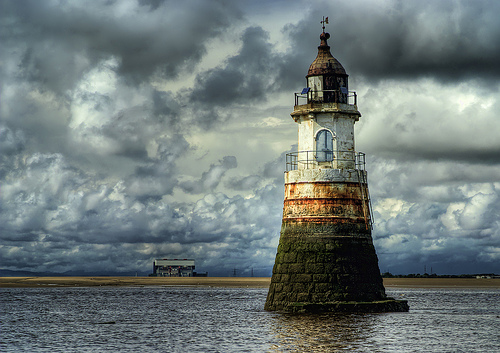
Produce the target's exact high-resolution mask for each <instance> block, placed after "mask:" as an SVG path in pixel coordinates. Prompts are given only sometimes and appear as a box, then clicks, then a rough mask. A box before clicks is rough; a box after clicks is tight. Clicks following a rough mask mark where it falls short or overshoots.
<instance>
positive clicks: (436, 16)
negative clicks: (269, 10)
mask: <svg viewBox="0 0 500 353" xmlns="http://www.w3.org/2000/svg"><path fill="white" fill-rule="evenodd" d="M322 5H323V6H315V7H314V9H313V10H312V11H311V12H310V13H309V16H308V17H307V18H305V19H304V20H302V21H301V22H300V23H298V24H296V25H290V26H288V28H287V29H288V31H289V32H288V33H290V37H291V38H292V40H293V41H294V43H295V44H294V46H296V47H304V43H317V42H318V40H317V39H316V38H317V36H318V34H319V32H320V31H321V28H320V25H319V23H318V22H319V19H321V18H322V16H324V15H328V16H329V22H330V24H329V25H327V29H326V30H327V31H328V32H330V34H331V35H332V38H331V39H330V40H329V45H330V46H331V47H332V53H333V55H334V56H335V57H336V58H337V59H339V61H340V62H341V63H342V64H344V67H345V68H346V70H347V72H348V74H350V75H351V77H352V76H356V75H363V76H365V77H366V78H368V79H370V80H375V81H377V80H380V79H387V78H398V79H400V78H415V77H434V78H436V79H438V80H441V81H444V82H450V81H458V80H463V79H469V78H475V77H480V78H481V79H483V80H495V79H498V77H499V76H500V66H499V65H498V62H500V21H499V19H498V16H497V14H498V13H499V11H500V3H498V2H497V1H451V0H444V1H418V2H416V1H397V0H390V1H385V2H382V3H381V2H376V1H354V2H340V1H338V2H337V1H336V2H322ZM313 23H318V26H317V27H313V26H311V24H313ZM315 39H316V40H315ZM299 45H300V46H299ZM305 45H307V44H305ZM316 45H317V44H316ZM310 47H312V45H310ZM310 49H312V48H308V50H304V54H302V53H300V52H297V53H296V54H297V55H299V56H301V55H305V53H310V52H311V50H310ZM309 62H310V61H309Z"/></svg>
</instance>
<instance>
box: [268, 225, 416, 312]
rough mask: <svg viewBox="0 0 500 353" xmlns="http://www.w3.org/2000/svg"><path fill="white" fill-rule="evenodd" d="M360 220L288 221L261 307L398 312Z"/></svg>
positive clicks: (402, 307) (401, 307)
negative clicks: (344, 221)
mask: <svg viewBox="0 0 500 353" xmlns="http://www.w3.org/2000/svg"><path fill="white" fill-rule="evenodd" d="M370 232H371V231H370V230H369V229H366V227H365V226H364V224H334V223H322V222H303V223H297V222H287V221H284V222H283V225H282V231H281V237H280V243H279V246H278V253H277V254H276V260H275V265H274V268H273V275H272V278H271V284H270V287H269V293H268V296H267V300H266V304H265V309H266V310H269V311H285V312H401V311H408V309H409V307H408V303H407V302H406V301H399V300H395V299H393V298H388V297H387V296H386V294H385V288H384V286H383V283H382V276H381V275H380V271H379V267H378V259H377V255H376V253H375V248H374V246H373V242H372V238H371V235H370Z"/></svg>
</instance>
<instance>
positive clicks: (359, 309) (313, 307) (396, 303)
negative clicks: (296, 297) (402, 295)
mask: <svg viewBox="0 0 500 353" xmlns="http://www.w3.org/2000/svg"><path fill="white" fill-rule="evenodd" d="M408 310H410V307H409V306H408V302H407V301H406V300H395V299H393V298H387V299H385V300H380V301H373V302H354V301H352V302H343V301H337V302H330V303H293V304H291V305H290V306H288V307H287V308H286V310H284V311H286V312H291V313H324V312H336V313H387V312H407V311H408Z"/></svg>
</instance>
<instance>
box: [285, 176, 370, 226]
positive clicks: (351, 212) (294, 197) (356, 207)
mask: <svg viewBox="0 0 500 353" xmlns="http://www.w3.org/2000/svg"><path fill="white" fill-rule="evenodd" d="M364 202H365V200H364V199H363V196H362V193H361V190H360V186H359V183H339V182H324V181H321V182H308V183H303V182H302V183H289V184H286V185H285V200H284V204H283V221H285V220H292V219H293V220H295V221H299V222H332V223H349V222H354V223H365V222H366V216H365V213H364V211H365V207H366V205H364V204H363V203H364Z"/></svg>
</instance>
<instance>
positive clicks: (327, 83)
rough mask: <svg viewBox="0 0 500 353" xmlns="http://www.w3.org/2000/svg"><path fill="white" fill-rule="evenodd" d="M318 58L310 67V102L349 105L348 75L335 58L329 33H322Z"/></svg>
mask: <svg viewBox="0 0 500 353" xmlns="http://www.w3.org/2000/svg"><path fill="white" fill-rule="evenodd" d="M319 38H320V39H321V44H320V45H319V47H318V56H317V57H316V59H315V60H314V61H313V62H312V64H311V66H309V71H308V72H307V76H306V79H307V87H309V88H310V92H311V95H310V101H312V102H320V103H347V93H348V84H347V77H348V75H347V73H346V72H345V69H344V67H343V66H342V64H341V63H340V62H339V61H338V60H337V59H335V58H334V57H333V55H332V53H331V52H330V47H329V46H328V42H327V40H328V39H329V38H330V34H329V33H325V32H323V33H321V35H320V36H319Z"/></svg>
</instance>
